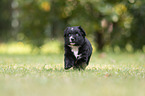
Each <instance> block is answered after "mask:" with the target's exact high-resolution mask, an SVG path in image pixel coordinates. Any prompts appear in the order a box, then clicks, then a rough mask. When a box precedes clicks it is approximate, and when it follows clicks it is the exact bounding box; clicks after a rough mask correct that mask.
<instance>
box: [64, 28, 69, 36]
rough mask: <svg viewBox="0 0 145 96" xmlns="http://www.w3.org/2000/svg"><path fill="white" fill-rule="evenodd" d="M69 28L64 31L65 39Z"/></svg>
mask: <svg viewBox="0 0 145 96" xmlns="http://www.w3.org/2000/svg"><path fill="white" fill-rule="evenodd" d="M67 30H68V27H67V28H66V29H65V30H64V37H66V34H67Z"/></svg>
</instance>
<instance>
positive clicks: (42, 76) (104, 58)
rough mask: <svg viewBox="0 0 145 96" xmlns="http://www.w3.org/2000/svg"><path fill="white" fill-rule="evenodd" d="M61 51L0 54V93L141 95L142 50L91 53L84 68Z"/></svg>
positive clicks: (143, 79) (144, 87)
mask: <svg viewBox="0 0 145 96" xmlns="http://www.w3.org/2000/svg"><path fill="white" fill-rule="evenodd" d="M63 58H64V57H63V54H48V55H12V54H9V55H8V54H7V55H4V54H1V55H0V96H145V91H144V90H145V77H144V76H145V54H144V53H141V52H140V53H120V54H114V53H103V54H97V53H94V54H93V56H92V58H91V61H90V65H89V66H88V67H87V69H86V70H85V71H75V70H72V69H70V70H68V71H66V70H64V69H63Z"/></svg>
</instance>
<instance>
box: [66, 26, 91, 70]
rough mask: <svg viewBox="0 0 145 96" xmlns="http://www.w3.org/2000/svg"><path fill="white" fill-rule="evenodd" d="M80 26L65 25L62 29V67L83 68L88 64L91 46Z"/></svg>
mask: <svg viewBox="0 0 145 96" xmlns="http://www.w3.org/2000/svg"><path fill="white" fill-rule="evenodd" d="M85 36H86V33H85V31H84V30H83V29H82V28H81V26H75V27H67V28H66V29H65V30H64V41H65V44H64V47H65V54H64V57H65V58H64V63H65V65H64V68H65V69H70V68H71V67H73V69H78V70H80V69H83V70H84V69H85V68H86V66H87V65H88V64H89V60H90V57H91V54H92V46H91V43H90V42H89V40H88V39H87V38H85Z"/></svg>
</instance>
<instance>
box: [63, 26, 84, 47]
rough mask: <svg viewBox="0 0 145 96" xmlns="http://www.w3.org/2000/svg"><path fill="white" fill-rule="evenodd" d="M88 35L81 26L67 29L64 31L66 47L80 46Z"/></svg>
mask: <svg viewBox="0 0 145 96" xmlns="http://www.w3.org/2000/svg"><path fill="white" fill-rule="evenodd" d="M85 36H86V33H85V31H84V30H83V29H82V27H81V26H75V27H67V28H66V29H65V30H64V39H65V45H71V46H80V45H82V44H83V43H84V41H85Z"/></svg>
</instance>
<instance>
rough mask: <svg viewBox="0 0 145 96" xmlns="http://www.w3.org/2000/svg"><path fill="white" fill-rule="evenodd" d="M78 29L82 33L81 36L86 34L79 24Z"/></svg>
mask: <svg viewBox="0 0 145 96" xmlns="http://www.w3.org/2000/svg"><path fill="white" fill-rule="evenodd" d="M79 29H80V30H81V32H82V35H83V36H86V32H85V31H84V29H83V28H82V27H81V26H79Z"/></svg>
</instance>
